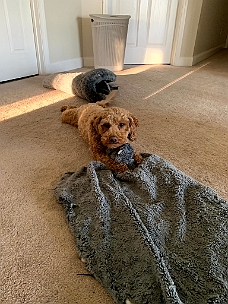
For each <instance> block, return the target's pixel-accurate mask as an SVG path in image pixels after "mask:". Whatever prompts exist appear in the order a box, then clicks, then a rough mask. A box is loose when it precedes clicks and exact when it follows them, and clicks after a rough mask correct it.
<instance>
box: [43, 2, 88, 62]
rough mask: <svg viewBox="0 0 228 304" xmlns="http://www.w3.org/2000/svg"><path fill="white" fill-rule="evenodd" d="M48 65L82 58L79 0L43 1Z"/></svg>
mask: <svg viewBox="0 0 228 304" xmlns="http://www.w3.org/2000/svg"><path fill="white" fill-rule="evenodd" d="M44 10H45V19H46V26H47V38H48V49H49V58H50V63H54V62H63V61H66V60H72V59H75V58H81V57H82V37H81V32H82V26H81V14H82V12H81V0H58V1H56V0H45V1H44Z"/></svg>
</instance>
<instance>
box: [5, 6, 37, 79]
mask: <svg viewBox="0 0 228 304" xmlns="http://www.w3.org/2000/svg"><path fill="white" fill-rule="evenodd" d="M37 73H38V69H37V59H36V50H35V43H34V35H33V26H32V18H31V10H30V1H29V0H16V1H15V0H0V81H5V80H10V79H15V78H20V77H24V76H30V75H34V74H37Z"/></svg>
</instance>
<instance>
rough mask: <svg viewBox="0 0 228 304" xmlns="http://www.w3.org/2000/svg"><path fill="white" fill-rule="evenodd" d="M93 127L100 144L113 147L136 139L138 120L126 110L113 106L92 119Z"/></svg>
mask: <svg viewBox="0 0 228 304" xmlns="http://www.w3.org/2000/svg"><path fill="white" fill-rule="evenodd" d="M93 127H94V128H95V130H96V132H97V133H98V134H99V135H100V138H101V142H102V144H103V145H104V146H106V147H107V148H110V149H114V148H117V147H119V146H122V145H123V144H126V143H127V142H129V140H130V141H134V140H135V139H136V128H137V127H138V120H137V118H136V117H135V116H134V115H132V114H131V113H130V112H128V111H127V110H125V109H121V108H117V107H113V108H107V109H105V110H104V111H102V115H101V116H99V117H96V119H95V120H94V122H93Z"/></svg>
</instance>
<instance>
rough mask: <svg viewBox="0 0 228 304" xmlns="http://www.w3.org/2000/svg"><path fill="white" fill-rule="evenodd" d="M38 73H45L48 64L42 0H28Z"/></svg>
mask: <svg viewBox="0 0 228 304" xmlns="http://www.w3.org/2000/svg"><path fill="white" fill-rule="evenodd" d="M30 7H31V16H32V23H33V33H34V43H35V48H36V57H37V67H38V73H39V74H41V75H43V74H46V73H47V69H48V66H49V65H50V58H49V48H48V37H47V26H46V18H45V10H44V0H30Z"/></svg>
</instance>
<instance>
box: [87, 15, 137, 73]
mask: <svg viewBox="0 0 228 304" xmlns="http://www.w3.org/2000/svg"><path fill="white" fill-rule="evenodd" d="M90 17H91V26H92V37H93V55H94V67H95V69H97V68H106V69H109V70H111V71H113V72H114V71H121V70H123V66H124V55H125V48H126V40H127V31H128V23H129V19H130V18H131V16H130V15H108V14H90Z"/></svg>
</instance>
